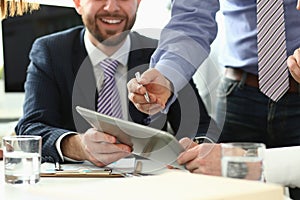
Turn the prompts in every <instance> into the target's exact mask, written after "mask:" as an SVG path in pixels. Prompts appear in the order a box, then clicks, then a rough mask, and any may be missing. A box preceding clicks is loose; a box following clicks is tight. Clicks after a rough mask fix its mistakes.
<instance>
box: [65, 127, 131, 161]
mask: <svg viewBox="0 0 300 200" xmlns="http://www.w3.org/2000/svg"><path fill="white" fill-rule="evenodd" d="M116 142H117V139H116V138H115V137H114V136H111V135H109V134H105V133H102V132H99V131H97V130H96V129H94V128H91V129H88V130H87V131H86V132H85V133H84V134H78V135H70V136H67V137H66V138H64V139H63V141H62V144H61V149H62V152H63V155H64V156H66V157H69V158H72V159H75V160H88V161H90V162H92V163H94V164H95V165H96V166H99V167H103V166H106V165H108V164H110V163H112V162H115V161H117V160H119V159H121V158H124V157H126V156H129V155H130V154H131V151H132V148H131V147H130V146H127V145H125V144H120V143H116Z"/></svg>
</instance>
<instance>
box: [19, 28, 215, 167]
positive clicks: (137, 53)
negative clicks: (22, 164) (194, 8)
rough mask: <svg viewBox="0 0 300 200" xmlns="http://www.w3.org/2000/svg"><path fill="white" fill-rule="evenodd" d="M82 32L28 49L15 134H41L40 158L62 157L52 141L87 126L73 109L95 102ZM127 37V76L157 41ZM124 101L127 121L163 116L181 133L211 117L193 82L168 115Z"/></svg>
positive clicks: (203, 126) (155, 121) (142, 65)
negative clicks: (20, 113) (148, 111)
mask: <svg viewBox="0 0 300 200" xmlns="http://www.w3.org/2000/svg"><path fill="white" fill-rule="evenodd" d="M84 31H85V29H84V28H83V27H82V26H80V27H74V28H71V29H68V30H66V31H62V32H59V33H55V34H51V35H48V36H44V37H41V38H39V39H37V40H36V41H35V42H34V44H33V46H32V49H31V52H30V60H31V62H30V65H29V67H28V70H27V78H26V82H25V103H24V115H23V117H22V118H21V119H20V120H19V123H18V125H17V127H16V133H17V134H24V135H29V134H32V135H41V136H42V137H43V148H42V161H43V162H44V161H47V162H56V161H61V159H60V156H59V155H58V153H57V150H56V147H55V142H56V141H57V139H58V138H59V137H60V136H61V135H62V134H64V133H66V132H81V133H83V132H85V131H86V130H87V129H88V128H90V125H89V124H87V122H86V121H85V120H84V119H83V118H82V117H81V116H80V115H79V114H78V113H77V112H76V111H75V109H74V108H75V106H76V105H80V106H82V107H85V108H89V109H93V110H95V107H96V84H95V78H94V74H93V69H92V65H91V62H90V60H89V58H88V56H87V52H86V49H85V46H84V40H83V35H84ZM130 38H131V51H130V54H129V60H128V79H131V78H133V77H134V73H135V72H136V71H140V72H143V71H145V70H146V69H147V68H148V63H149V60H150V56H151V54H152V53H153V51H154V50H155V47H156V46H157V41H156V40H153V39H150V38H147V37H144V36H141V35H139V34H138V33H136V32H132V33H130ZM128 105H129V108H128V110H129V116H128V119H129V120H130V121H134V122H136V123H140V124H143V125H147V126H152V127H155V128H159V129H166V127H167V123H166V121H167V118H168V121H169V124H170V127H171V128H172V129H173V130H174V134H178V135H181V136H180V137H182V136H190V137H193V136H194V135H195V134H196V133H199V132H206V130H207V127H208V124H209V119H210V118H209V116H208V115H207V112H206V110H205V108H204V106H203V103H202V101H201V99H200V96H199V95H198V92H197V89H196V87H195V85H194V83H193V82H191V85H188V86H186V87H185V88H184V89H183V90H182V91H181V92H180V93H179V96H178V100H177V101H176V102H175V103H174V104H172V106H171V107H170V110H169V112H168V114H167V115H165V114H162V113H160V114H158V115H157V116H155V117H152V120H151V119H150V117H149V116H148V115H146V114H144V113H141V112H139V111H138V110H137V109H136V108H135V107H134V105H133V104H132V103H131V102H128ZM200 112H201V119H200ZM179 133H180V134H179ZM188 134H190V135H188Z"/></svg>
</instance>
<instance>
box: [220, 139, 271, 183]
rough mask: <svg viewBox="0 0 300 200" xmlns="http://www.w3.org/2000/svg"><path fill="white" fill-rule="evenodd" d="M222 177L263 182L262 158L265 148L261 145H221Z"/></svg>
mask: <svg viewBox="0 0 300 200" xmlns="http://www.w3.org/2000/svg"><path fill="white" fill-rule="evenodd" d="M221 146H222V176H224V177H230V178H239V179H247V180H258V181H263V180H264V177H263V169H264V167H263V158H264V151H265V148H266V146H265V145H264V144H262V143H250V142H249V143H223V144H221Z"/></svg>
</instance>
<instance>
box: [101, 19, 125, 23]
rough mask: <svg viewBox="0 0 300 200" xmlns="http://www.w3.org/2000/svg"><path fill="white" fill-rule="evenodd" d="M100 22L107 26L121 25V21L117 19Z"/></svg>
mask: <svg viewBox="0 0 300 200" xmlns="http://www.w3.org/2000/svg"><path fill="white" fill-rule="evenodd" d="M102 21H104V22H105V23H108V24H119V23H121V20H119V19H102Z"/></svg>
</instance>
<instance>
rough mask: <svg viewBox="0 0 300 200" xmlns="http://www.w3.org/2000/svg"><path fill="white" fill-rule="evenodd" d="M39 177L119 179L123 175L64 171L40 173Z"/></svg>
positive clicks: (88, 171)
mask: <svg viewBox="0 0 300 200" xmlns="http://www.w3.org/2000/svg"><path fill="white" fill-rule="evenodd" d="M40 176H41V177H69V178H121V177H125V176H124V175H123V174H121V173H120V174H119V173H112V170H110V169H100V170H65V171H49V172H41V173H40Z"/></svg>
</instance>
